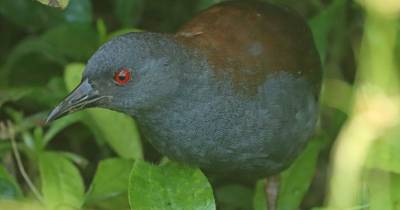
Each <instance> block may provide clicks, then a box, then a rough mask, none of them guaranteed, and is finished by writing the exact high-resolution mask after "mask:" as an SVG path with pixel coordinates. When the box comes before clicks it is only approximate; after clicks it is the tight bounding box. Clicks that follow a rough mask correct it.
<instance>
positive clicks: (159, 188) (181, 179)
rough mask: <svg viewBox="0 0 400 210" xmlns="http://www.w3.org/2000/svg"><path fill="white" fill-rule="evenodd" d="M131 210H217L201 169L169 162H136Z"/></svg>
mask: <svg viewBox="0 0 400 210" xmlns="http://www.w3.org/2000/svg"><path fill="white" fill-rule="evenodd" d="M129 203H130V205H131V208H132V209H149V210H151V209H154V210H155V209H164V210H168V209H171V210H179V209H182V210H183V209H192V210H197V209H201V210H208V209H210V210H211V209H215V208H216V207H215V203H214V197H213V192H212V188H211V186H210V184H209V183H208V181H207V178H206V177H205V176H204V175H203V173H202V172H201V171H200V170H199V169H195V168H191V167H188V166H184V165H180V164H178V163H174V162H168V163H166V164H164V165H161V166H155V165H152V164H149V163H146V162H144V161H136V162H135V164H134V167H133V169H132V174H131V176H130V183H129Z"/></svg>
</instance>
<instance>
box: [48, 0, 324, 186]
mask: <svg viewBox="0 0 400 210" xmlns="http://www.w3.org/2000/svg"><path fill="white" fill-rule="evenodd" d="M321 78H322V67H321V62H320V57H319V54H318V52H317V49H316V46H315V43H314V39H313V35H312V32H311V30H310V28H309V26H308V25H307V22H306V21H305V19H304V18H303V17H302V16H301V15H299V14H298V13H297V12H296V11H294V10H292V9H290V8H288V7H286V6H282V5H276V4H272V3H267V2H261V1H253V0H250V1H240V0H232V1H225V2H222V3H218V4H215V5H213V6H211V7H210V8H208V9H206V10H204V11H202V12H200V13H199V14H197V15H196V16H194V17H193V18H192V19H191V20H190V21H189V22H187V23H186V24H184V25H183V26H182V27H181V28H180V29H179V30H178V31H177V32H176V33H175V34H164V33H154V32H133V33H127V34H123V35H120V36H117V37H115V38H113V39H111V40H110V41H108V42H106V43H105V44H104V45H102V46H101V47H100V48H99V49H98V50H97V51H96V52H95V53H94V54H93V55H92V57H91V58H90V59H89V60H88V62H87V65H86V67H85V70H84V72H83V75H82V81H81V83H80V84H79V85H78V86H77V87H76V89H75V90H74V91H72V93H70V95H68V96H67V97H66V98H65V99H64V100H63V101H62V102H61V103H60V104H59V105H58V106H56V107H55V108H54V109H53V111H51V113H50V114H49V116H48V118H47V122H51V121H53V120H55V119H58V118H60V117H62V116H64V115H66V114H68V113H71V112H74V111H78V110H81V109H84V108H88V107H101V108H106V109H111V110H115V111H118V112H122V113H126V114H128V115H130V116H132V117H133V118H134V119H135V120H136V121H137V123H138V125H139V128H140V130H141V132H142V133H143V135H144V136H145V138H146V139H148V141H150V143H151V144H152V145H153V146H154V147H155V148H156V149H157V150H158V151H159V152H160V153H161V154H163V155H165V156H167V157H168V158H169V159H172V160H175V161H178V162H182V163H186V164H189V165H193V166H197V167H199V168H201V169H202V170H203V171H205V172H207V173H208V172H209V173H213V174H221V175H224V174H233V175H235V176H237V177H243V178H245V179H258V178H263V177H271V176H274V175H276V174H279V173H280V172H282V171H283V170H285V169H286V168H288V167H289V166H290V165H291V163H292V162H293V161H294V160H295V159H296V157H297V156H298V155H299V154H300V153H301V152H302V151H303V149H304V147H305V146H306V144H307V142H308V139H309V138H310V137H311V136H312V135H313V134H314V131H315V127H316V122H317V120H318V95H319V92H320V87H321ZM104 123H106V122H104Z"/></svg>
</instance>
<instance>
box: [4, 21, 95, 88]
mask: <svg viewBox="0 0 400 210" xmlns="http://www.w3.org/2000/svg"><path fill="white" fill-rule="evenodd" d="M97 46H98V37H97V32H96V30H95V28H94V27H93V26H91V25H90V24H63V25H59V26H57V27H54V28H52V29H50V30H48V31H46V32H45V33H44V34H43V35H41V36H40V37H33V38H28V39H24V40H23V41H21V42H19V44H18V45H17V46H16V47H15V48H14V49H13V50H12V51H11V52H10V53H9V56H8V57H7V61H6V63H5V64H4V66H3V69H2V72H0V78H7V79H4V82H5V83H6V84H4V85H13V86H17V85H18V86H23V87H26V86H28V85H37V86H44V84H45V82H46V81H48V80H49V79H50V78H52V77H55V76H57V75H58V74H59V73H57V71H55V70H54V69H57V68H58V69H61V67H62V66H64V65H66V64H67V63H68V62H69V61H70V60H74V61H86V60H87V59H88V58H89V57H90V56H91V54H92V53H93V52H94V51H95V50H96V48H97ZM32 72H35V74H34V73H32ZM25 74H30V76H29V77H21V75H25ZM49 93H50V94H51V93H52V92H48V93H47V94H49Z"/></svg>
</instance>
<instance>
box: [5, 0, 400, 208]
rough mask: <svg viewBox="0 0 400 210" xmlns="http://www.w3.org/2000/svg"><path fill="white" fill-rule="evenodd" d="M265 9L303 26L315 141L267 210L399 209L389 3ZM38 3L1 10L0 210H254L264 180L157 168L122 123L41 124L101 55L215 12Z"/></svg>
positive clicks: (20, 1) (203, 4) (173, 5)
mask: <svg viewBox="0 0 400 210" xmlns="http://www.w3.org/2000/svg"><path fill="white" fill-rule="evenodd" d="M275 1H276V2H281V3H284V4H287V5H289V6H290V7H293V8H294V9H296V10H297V11H298V12H299V13H301V14H302V15H303V16H304V17H305V18H307V20H308V22H309V25H310V26H311V28H312V31H313V33H314V38H315V40H316V43H317V46H318V50H319V52H320V55H321V60H322V62H323V65H324V84H323V90H322V93H321V97H320V98H321V109H320V110H321V119H320V123H319V128H318V131H317V132H316V134H315V137H314V138H313V139H311V141H310V143H309V145H308V147H307V148H306V150H305V152H304V153H303V154H302V155H301V156H300V157H299V158H298V159H297V160H296V162H295V164H294V165H293V166H292V167H290V168H289V169H288V170H286V171H285V172H284V173H283V174H282V178H281V180H282V184H281V187H280V193H279V200H278V209H279V210H293V209H314V210H316V209H330V208H332V209H360V210H361V209H372V210H384V209H385V210H386V209H387V210H390V209H400V152H399V151H400V141H399V138H400V127H399V114H400V113H399V112H400V109H399V108H400V97H399V96H400V92H399V86H398V85H399V84H398V78H399V77H398V70H399V67H400V66H399V65H400V63H399V61H400V59H399V55H400V54H399V52H400V51H399V47H400V36H399V35H398V29H399V20H398V16H397V15H398V14H399V11H400V5H399V4H400V3H398V2H397V1H396V0H379V1H375V0H359V1H356V2H354V1H346V0H304V1H296V0H275ZM40 2H41V3H43V4H40V3H39V2H38V1H32V0H12V1H11V0H0V49H1V50H0V209H215V208H216V206H217V208H218V209H221V210H236V209H257V210H265V209H266V208H267V207H266V199H265V197H266V196H265V192H264V185H265V182H264V181H263V180H261V181H259V182H257V183H236V182H233V181H230V180H221V179H218V178H216V177H208V178H206V177H205V176H204V174H203V173H202V172H201V171H200V170H199V169H196V168H192V167H190V166H184V165H181V164H179V163H175V162H172V161H169V160H167V159H165V158H163V157H162V156H161V155H160V154H159V153H157V152H156V151H155V150H154V148H152V146H151V145H149V143H147V141H145V140H141V139H140V133H139V131H138V129H137V128H136V124H135V122H134V120H133V119H131V118H130V117H128V116H125V115H123V114H120V113H115V112H112V111H108V110H101V109H90V110H86V111H81V112H78V113H75V114H72V115H70V116H67V117H65V118H62V119H61V120H58V121H56V122H54V123H52V124H51V125H44V123H43V120H44V119H45V117H46V115H47V113H48V112H49V111H50V109H51V108H52V107H53V106H54V105H56V103H57V102H59V101H60V100H62V99H63V97H64V96H65V95H66V94H67V93H68V91H70V90H71V89H72V88H73V87H74V86H75V85H76V84H77V82H78V81H79V80H80V75H81V71H82V70H83V68H84V64H85V62H86V61H87V59H88V58H89V57H90V55H91V54H92V53H93V52H94V51H95V50H96V49H97V48H98V47H99V46H100V45H101V44H102V43H104V42H105V41H107V40H108V39H110V38H111V37H113V36H115V35H118V34H121V33H125V32H129V31H140V30H145V31H157V32H167V33H172V32H174V31H176V30H177V29H178V28H179V26H180V25H182V24H183V23H184V22H185V21H187V20H188V19H190V18H191V17H192V16H193V15H195V14H196V13H197V12H198V11H201V10H202V9H204V8H207V7H208V6H210V5H212V4H214V3H218V2H220V0H190V1H188V0H169V1H168V3H167V2H166V1H162V0H151V1H145V0H102V1H90V0H70V1H68V0H60V1H57V0H48V1H47V0H40ZM45 4H50V6H48V5H47V6H46V5H45ZM54 7H58V8H54ZM110 122H112V123H110Z"/></svg>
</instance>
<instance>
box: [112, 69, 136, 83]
mask: <svg viewBox="0 0 400 210" xmlns="http://www.w3.org/2000/svg"><path fill="white" fill-rule="evenodd" d="M131 79H132V76H131V72H130V71H129V70H128V69H127V68H121V69H119V70H118V71H117V72H115V74H114V81H115V82H116V83H117V85H126V84H127V83H128V82H129V80H131Z"/></svg>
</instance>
